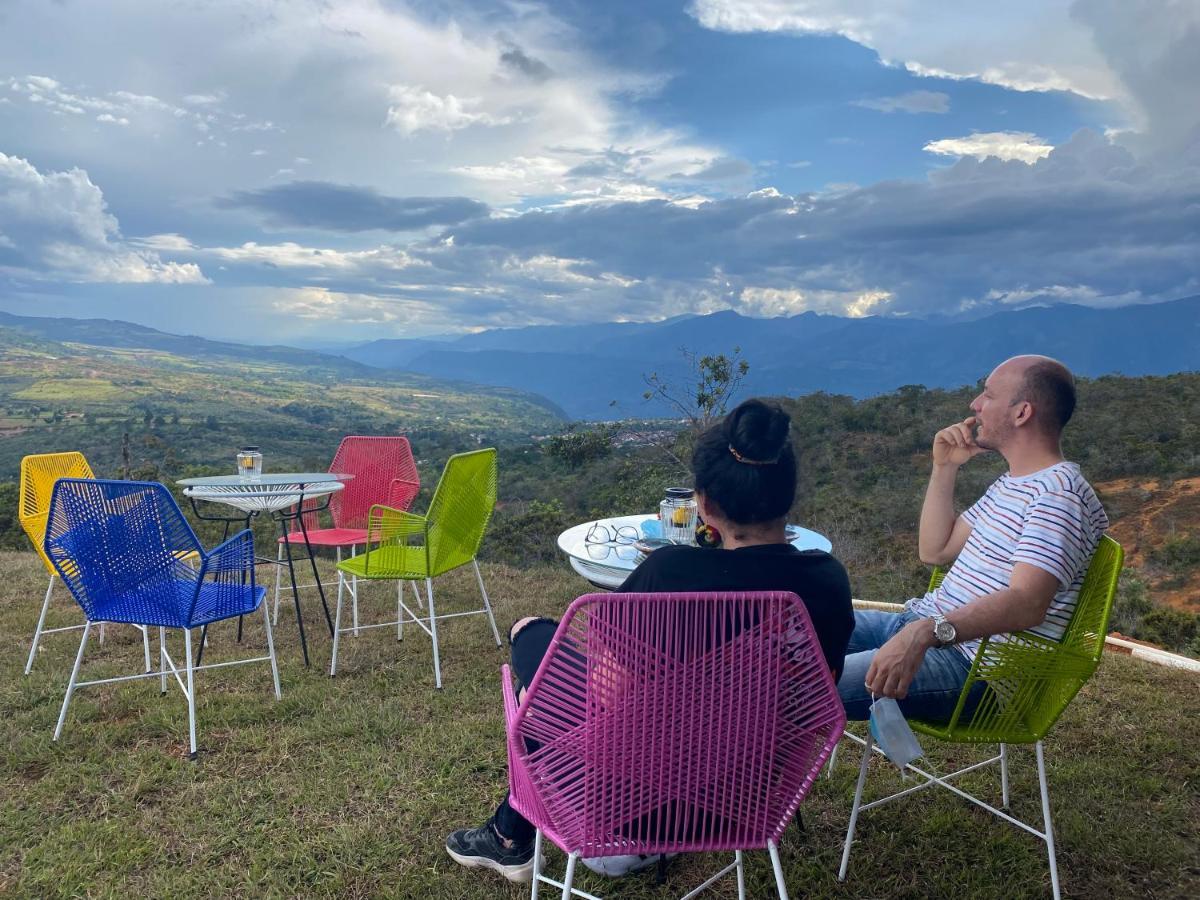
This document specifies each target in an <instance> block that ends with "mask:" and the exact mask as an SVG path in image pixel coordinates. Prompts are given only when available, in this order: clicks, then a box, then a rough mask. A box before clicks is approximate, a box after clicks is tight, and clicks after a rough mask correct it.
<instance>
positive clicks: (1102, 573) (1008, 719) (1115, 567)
mask: <svg viewBox="0 0 1200 900" xmlns="http://www.w3.org/2000/svg"><path fill="white" fill-rule="evenodd" d="M1124 557H1125V554H1124V551H1123V550H1122V549H1121V545H1120V544H1118V543H1117V542H1116V541H1114V540H1113V539H1112V538H1110V537H1108V536H1107V535H1106V536H1104V537H1101V539H1100V544H1099V545H1098V546H1097V547H1096V552H1095V553H1094V554H1093V556H1092V561H1091V563H1090V564H1089V565H1088V570H1087V573H1086V574H1085V576H1084V579H1083V585H1082V587H1081V588H1080V591H1079V601H1078V603H1077V604H1076V606H1075V612H1074V615H1073V616H1072V618H1071V621H1070V623H1069V624H1068V625H1067V630H1066V632H1065V633H1064V634H1063V637H1062V640H1061V641H1053V640H1050V639H1048V638H1044V637H1041V636H1040V635H1035V634H1031V633H1029V632H1018V633H1016V634H1011V635H1008V636H1007V638H1006V639H1004V640H991V639H987V640H984V641H983V642H982V643H981V644H980V647H979V650H978V652H977V653H976V654H975V661H974V662H973V663H972V665H971V671H970V673H969V675H968V676H967V681H966V684H964V685H963V690H962V693H961V694H960V695H959V698H958V705H957V707H956V708H955V710H954V713H953V715H952V716H951V717H950V720H949V721H947V722H926V721H922V720H919V719H909V722H908V724H909V725H911V726H912V729H913V731H915V732H917V733H919V734H922V735H926V736H928V737H933V738H937V739H939V740H942V741H948V742H951V743H997V744H999V745H1000V752H999V753H998V754H997V755H996V756H993V757H992V758H990V759H987V760H984V761H983V762H979V763H974V764H972V765H970V766H967V767H965V768H963V769H959V770H958V771H956V772H951V773H950V774H948V775H941V776H938V775H934V774H931V773H929V772H926V771H924V770H923V769H920V768H918V767H917V766H914V765H910V766H907V767H906V768H907V770H908V771H910V772H912V773H913V774H916V775H918V776H920V777H921V778H923V779H924V781H923V782H922V783H920V784H918V785H916V786H915V787H910V788H907V789H905V790H902V791H899V792H898V793H895V794H892V795H890V796H887V797H883V798H882V799H879V800H874V801H872V802H870V803H863V802H862V795H863V788H864V786H865V784H866V777H867V762H868V760H869V759H870V757H871V750H872V747H873V744H874V741H873V739H872V737H871V733H870V730H869V729H868V731H867V736H866V738H865V739H863V738H859V737H857V736H855V735H852V734H850V733H849V732H847V733H846V737H848V738H850V739H852V740H854V741H856V742H858V743H860V744H863V745H864V752H863V758H862V763H861V766H860V768H859V773H858V783H857V785H856V787H855V792H854V805H853V806H852V808H851V811H850V824H849V827H848V828H847V830H846V843H845V846H844V847H843V850H842V865H841V869H840V871H839V872H838V879H839V880H845V878H846V870H847V868H848V866H849V864H850V848H851V844H852V843H853V840H854V830H855V827H856V825H857V823H858V814H859V813H860V812H862V811H863V810H867V809H870V808H872V807H875V806H880V805H882V804H884V803H887V802H888V801H890V800H895V799H897V798H899V797H904V796H907V795H909V794H911V793H914V792H915V791H919V790H922V789H924V788H927V787H931V786H934V785H937V786H940V787H944V788H946V789H947V790H949V791H952V792H953V793H955V794H958V795H959V796H960V797H962V798H964V799H966V800H970V801H971V802H972V803H974V804H976V805H977V806H980V807H982V808H983V809H986V810H987V811H988V812H991V813H993V814H994V815H997V816H999V817H1000V818H1002V819H1004V820H1005V821H1007V822H1011V823H1012V824H1013V825H1016V826H1017V827H1019V828H1022V829H1024V830H1025V831H1028V832H1029V833H1030V834H1032V835H1034V836H1035V837H1038V838H1040V839H1041V840H1043V841H1044V842H1045V843H1046V852H1047V855H1048V856H1049V859H1050V883H1051V888H1052V890H1053V892H1054V897H1055V900H1057V898H1058V897H1059V896H1060V893H1059V883H1058V863H1057V860H1056V858H1055V850H1054V826H1053V824H1052V822H1051V819H1050V792H1049V787H1048V785H1047V783H1046V762H1045V756H1044V754H1043V750H1042V740H1043V738H1044V737H1045V736H1046V733H1047V732H1048V731H1049V730H1050V728H1051V727H1053V725H1054V723H1055V722H1056V721H1058V717H1059V716H1060V715H1061V714H1062V712H1063V710H1064V709H1066V707H1067V704H1068V703H1070V702H1071V699H1072V698H1073V697H1074V696H1075V695H1076V694H1077V693H1078V692H1079V689H1080V688H1081V687H1083V684H1084V682H1086V681H1087V680H1088V678H1090V677H1091V675H1092V673H1093V672H1094V671H1096V667H1097V666H1098V665H1099V664H1100V656H1101V654H1102V653H1103V652H1104V636H1105V634H1106V632H1107V626H1108V617H1109V614H1110V613H1111V612H1112V604H1113V597H1114V596H1115V594H1116V589H1117V578H1118V576H1119V575H1120V573H1121V565H1122V563H1123V561H1124ZM943 574H944V573H943V572H941V571H940V570H937V569H935V570H934V573H933V577H932V579H931V580H930V583H929V589H930V590H933V589H934V588H935V587H937V586H938V585H939V584H940V583H941V581H942V577H943ZM979 682H983V683H984V684H986V685H987V688H986V690H985V691H984V692H983V694H982V695H981V696H980V698H979V700H978V702H977V703H976V704H975V705H974V707H973V708H971V707H969V706H968V704H967V698H968V696H969V695H970V694H971V689H972V688H973V687H974V686H975V685H976V684H977V683H979ZM1008 744H1033V745H1034V748H1035V752H1036V755H1037V764H1038V781H1039V784H1040V787H1041V801H1042V818H1043V822H1044V829H1045V830H1044V831H1039V830H1037V829H1036V828H1034V827H1033V826H1031V825H1029V824H1027V823H1025V822H1022V821H1020V820H1019V819H1016V818H1014V817H1013V816H1011V815H1009V814H1008V813H1007V812H1005V811H1004V810H1007V809H1008V752H1007V745H1008ZM875 749H876V750H878V748H877V747H876V748H875ZM995 763H999V764H1000V785H1001V806H1002V809H996V808H995V807H993V806H990V805H989V804H987V803H984V802H983V801H982V800H979V799H978V798H976V797H973V796H971V795H970V794H968V793H967V792H966V791H963V790H961V789H960V788H958V787H957V786H955V785H953V784H951V783H950V781H951V779H953V778H956V777H957V776H959V775H962V774H964V773H966V772H971V771H974V770H976V769H981V768H984V767H985V766H989V765H993V764H995Z"/></svg>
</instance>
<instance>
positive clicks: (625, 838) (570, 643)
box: [502, 592, 846, 898]
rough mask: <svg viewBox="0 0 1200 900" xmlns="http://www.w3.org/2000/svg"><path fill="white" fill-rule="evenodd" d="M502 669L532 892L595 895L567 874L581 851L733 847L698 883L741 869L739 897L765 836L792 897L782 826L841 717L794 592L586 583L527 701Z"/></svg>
mask: <svg viewBox="0 0 1200 900" xmlns="http://www.w3.org/2000/svg"><path fill="white" fill-rule="evenodd" d="M502 671H503V678H502V683H503V688H504V711H505V717H506V720H507V725H508V758H509V784H510V792H511V800H510V802H511V803H512V805H513V806H514V807H515V808H516V809H517V810H518V811H519V812H520V813H521V814H522V815H524V816H525V817H526V818H527V819H529V820H530V821H531V822H532V823H533V824H534V825H535V826H536V827H537V829H538V830H537V837H536V839H535V843H534V856H533V860H534V879H533V894H532V896H533V897H535V898H536V897H537V895H538V886H539V884H540V883H546V884H550V885H553V886H554V887H556V888H561V889H562V892H563V893H562V896H563V897H564V898H566V897H569V896H571V895H572V894H574V895H576V896H585V897H590V896H591V895H590V894H584V893H583V892H581V891H578V890H575V889H574V888H573V887H572V883H573V879H574V874H575V865H576V862H577V860H578V859H579V858H580V857H581V856H582V857H588V858H591V857H605V856H618V855H626V854H646V855H650V854H660V853H674V852H680V851H711V850H733V851H735V858H734V861H733V862H732V863H730V864H729V865H727V866H725V868H723V869H722V870H721V871H720V872H719V873H717V874H716V875H714V876H713V877H712V878H710V879H709V880H708V881H706V882H705V884H704V885H702V886H701V887H706V886H708V885H709V884H711V883H712V882H714V881H716V880H717V879H718V878H719V877H721V876H723V875H726V874H728V873H730V872H734V871H736V873H737V881H738V896H739V897H743V898H744V897H745V896H746V892H745V878H744V874H743V870H742V851H744V850H762V849H766V850H767V851H768V852H769V853H770V855H771V862H772V865H773V867H774V872H775V884H776V888H777V890H778V893H779V896H780V897H784V898H786V897H787V887H786V885H785V884H784V880H783V869H782V866H781V864H780V861H779V851H778V843H779V838H780V835H781V834H782V833H783V830H784V828H785V826H786V825H787V823H788V822H789V821H791V819H792V817H793V816H794V815H795V814H796V810H797V808H798V807H799V805H800V802H801V801H802V800H803V799H804V797H805V795H806V794H807V793H808V790H809V788H810V787H811V786H812V784H813V781H814V779H815V778H816V777H817V774H818V772H819V771H820V769H821V766H822V764H823V763H824V761H825V759H826V758H827V757H828V756H829V754H830V752H831V751H832V749H833V747H834V746H835V745H836V743H837V741H838V738H839V737H841V734H842V731H843V729H844V727H845V724H846V716H845V713H844V711H843V709H842V704H841V702H840V701H839V700H838V695H837V689H836V687H835V686H834V682H833V678H832V676H831V675H830V673H829V669H828V667H827V665H826V663H825V657H824V656H823V655H822V653H821V646H820V644H819V642H818V640H817V636H816V633H815V632H814V631H813V627H812V623H811V621H810V619H809V616H808V611H807V610H806V609H805V608H804V605H803V604H802V603H801V602H800V600H799V598H798V597H796V595H795V594H791V593H785V592H759V593H732V592H730V593H710V594H588V595H586V596H583V597H580V598H579V599H578V600H576V601H575V602H574V603H572V604H571V606H570V608H569V609H568V610H567V614H566V616H565V618H564V619H563V621H562V623H561V624H560V625H559V627H558V631H557V632H556V633H555V635H554V639H553V641H552V642H551V645H550V649H549V650H548V651H547V654H546V657H545V658H544V659H543V661H542V664H541V666H540V667H539V669H538V673H537V675H536V676H535V677H534V679H533V682H532V684H530V686H529V691H528V693H527V695H526V697H525V699H524V701H523V702H522V703H521V704H520V706H518V705H517V701H516V698H515V696H514V694H513V681H512V677H511V675H510V673H509V669H508V666H505V667H504V669H503V670H502ZM543 836H545V837H548V838H549V839H550V840H551V841H553V842H554V843H555V844H556V845H558V847H559V848H560V849H561V850H563V852H565V853H567V854H568V859H567V871H566V876H565V878H564V880H563V881H562V882H558V881H555V880H553V879H551V878H548V877H547V876H545V875H544V874H542V868H543V864H544V857H543V852H542V847H543V843H542V841H543ZM697 890H699V889H697ZM693 893H695V892H693ZM688 896H689V897H690V896H692V894H688Z"/></svg>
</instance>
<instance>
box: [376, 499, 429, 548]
mask: <svg viewBox="0 0 1200 900" xmlns="http://www.w3.org/2000/svg"><path fill="white" fill-rule="evenodd" d="M425 528H426V521H425V517H424V516H418V515H417V514H416V513H410V512H406V511H405V510H402V509H393V508H392V507H390V506H384V505H382V504H376V505H375V506H372V507H371V510H370V512H369V513H368V515H367V549H368V550H370V549H371V545H372V544H374V545H375V546H376V547H379V546H382V545H383V544H385V543H393V542H395V541H397V540H400V539H403V538H407V537H410V536H411V535H415V534H421V535H423V534H424V533H425Z"/></svg>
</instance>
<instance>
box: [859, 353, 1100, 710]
mask: <svg viewBox="0 0 1200 900" xmlns="http://www.w3.org/2000/svg"><path fill="white" fill-rule="evenodd" d="M1074 409H1075V382H1074V379H1073V378H1072V377H1071V373H1070V372H1069V371H1067V369H1066V367H1065V366H1063V365H1062V363H1059V362H1057V361H1055V360H1053V359H1049V358H1047V357H1044V356H1017V357H1014V358H1012V359H1010V360H1007V361H1005V362H1003V363H1001V364H1000V365H999V366H997V367H996V369H995V371H993V372H992V374H991V375H989V376H988V379H987V381H986V382H985V384H984V389H983V392H982V393H981V394H980V395H979V396H978V397H976V398H975V399H974V400H973V401H972V403H971V411H972V412H973V413H974V415H972V416H970V417H968V418H966V419H964V420H963V421H962V422H959V423H957V424H954V425H951V426H950V427H949V428H943V429H942V430H941V431H939V432H938V433H937V435H936V436H935V437H934V439H933V472H932V474H931V475H930V478H929V487H928V489H927V490H926V493H925V504H924V506H923V507H922V509H921V524H920V537H919V545H920V556H921V561H922V562H925V563H928V564H930V565H939V566H945V565H947V564H949V563H951V562H953V563H954V564H953V566H951V568H950V570H949V572H947V573H946V577H945V580H944V581H943V582H942V584H941V586H940V587H938V588H937V589H936V590H933V591H930V592H929V593H927V594H926V595H925V596H924V597H919V598H914V599H912V600H909V601H908V603H907V604H906V605H905V610H904V612H903V613H901V614H900V615H894V614H892V613H883V612H877V611H857V612H855V614H854V620H855V621H854V632H853V634H851V636H850V644H849V646H848V647H847V648H846V662H845V668H844V669H843V672H842V676H841V678H840V680H839V681H838V692H839V693H840V694H841V697H842V702H843V703H844V704H845V707H846V714H847V715H848V716H849V717H850V718H851V719H866V718H867V717H868V714H869V709H870V705H871V702H872V700H871V697H872V694H874V695H875V696H877V697H894V698H896V699H897V700H898V701H899V703H900V708H901V710H902V711H903V712H904V714H905V715H906V716H917V717H919V718H928V719H935V720H937V719H940V720H945V719H948V718H949V717H950V716H951V715H952V714H953V712H954V707H955V705H956V703H957V701H958V696H959V694H960V693H961V692H962V687H963V684H964V683H965V682H966V679H967V674H968V672H969V671H970V668H971V661H972V660H973V659H974V657H975V652H976V650H978V648H979V641H980V639H981V638H984V637H989V636H993V635H1003V634H1006V633H1008V632H1013V631H1021V630H1026V629H1028V630H1031V631H1033V632H1035V633H1037V634H1041V635H1044V636H1046V637H1049V638H1051V639H1057V638H1060V637H1061V636H1062V634H1063V632H1064V630H1065V628H1066V625H1067V623H1068V622H1069V621H1070V618H1071V613H1072V612H1073V610H1074V608H1075V603H1076V601H1077V599H1078V597H1079V588H1080V585H1081V584H1082V582H1083V576H1084V573H1085V571H1086V570H1087V567H1088V563H1089V561H1090V560H1091V557H1092V553H1093V552H1094V551H1095V549H1096V545H1097V544H1098V543H1099V541H1100V537H1101V535H1103V533H1104V530H1105V529H1106V528H1107V527H1108V518H1107V516H1105V514H1104V510H1103V508H1102V507H1101V506H1100V502H1099V501H1098V500H1097V499H1096V495H1095V493H1094V492H1093V491H1092V488H1091V486H1090V485H1089V484H1088V483H1087V481H1085V480H1084V478H1083V475H1082V474H1080V471H1079V467H1078V466H1077V465H1075V464H1074V463H1069V462H1066V461H1065V460H1064V459H1063V455H1062V447H1061V443H1060V439H1061V436H1062V430H1063V427H1064V426H1065V425H1066V424H1067V421H1068V420H1069V419H1070V418H1071V413H1072V412H1073V411H1074ZM989 450H992V451H996V452H998V453H1000V454H1001V455H1002V456H1003V457H1004V459H1005V461H1006V462H1007V463H1008V472H1007V473H1005V474H1004V475H1002V476H1001V477H1000V478H998V479H997V480H996V481H995V482H993V483H992V485H991V486H990V487H989V488H988V489H987V491H986V492H985V493H984V495H983V497H981V498H980V499H979V501H978V502H976V503H975V505H974V506H972V507H971V508H970V509H968V510H967V511H966V512H964V513H963V514H962V515H958V516H956V515H955V513H954V483H955V480H956V478H957V476H958V470H959V467H961V466H962V465H964V464H965V463H966V462H967V461H969V460H970V459H972V458H974V457H975V456H977V455H979V454H980V453H983V452H985V451H989Z"/></svg>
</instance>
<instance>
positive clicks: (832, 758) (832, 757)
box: [825, 743, 842, 778]
mask: <svg viewBox="0 0 1200 900" xmlns="http://www.w3.org/2000/svg"><path fill="white" fill-rule="evenodd" d="M840 746H842V745H841V744H840V743H839V744H834V745H833V752H832V753H830V754H829V764H828V765H827V766H825V777H826V778H832V777H833V764H834V763H836V762H837V753H838V747H840Z"/></svg>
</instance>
